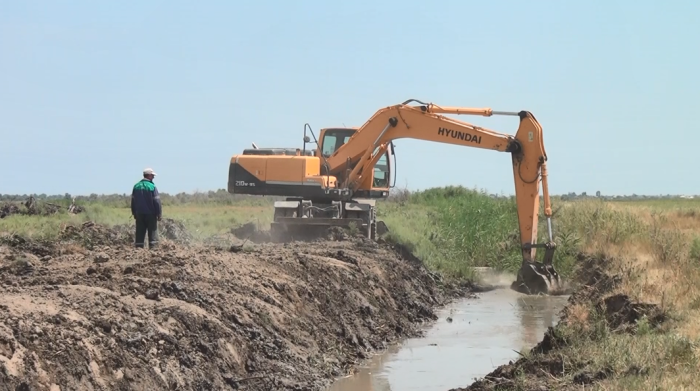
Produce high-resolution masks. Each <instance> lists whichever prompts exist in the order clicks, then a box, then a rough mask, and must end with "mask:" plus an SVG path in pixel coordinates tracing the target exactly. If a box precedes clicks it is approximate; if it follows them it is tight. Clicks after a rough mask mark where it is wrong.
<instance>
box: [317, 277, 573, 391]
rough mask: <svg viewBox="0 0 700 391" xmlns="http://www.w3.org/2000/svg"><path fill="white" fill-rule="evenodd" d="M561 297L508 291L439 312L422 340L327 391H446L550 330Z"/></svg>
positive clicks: (404, 345) (483, 372)
mask: <svg viewBox="0 0 700 391" xmlns="http://www.w3.org/2000/svg"><path fill="white" fill-rule="evenodd" d="M566 301H567V297H566V296H559V297H556V296H526V295H523V294H520V293H517V292H514V291H512V290H510V289H508V288H507V287H505V289H498V290H493V291H489V292H485V293H481V294H479V295H478V300H469V299H468V300H460V301H457V302H455V303H452V304H450V305H449V306H447V307H445V308H444V309H441V310H440V311H439V312H438V316H439V319H438V321H437V322H436V323H435V324H434V325H431V326H430V329H429V330H428V332H427V333H426V335H425V337H423V338H417V339H409V340H407V341H405V342H403V343H401V344H400V346H398V347H393V348H392V349H390V350H389V351H388V352H387V353H385V354H383V355H382V356H378V357H375V358H373V359H372V360H370V361H369V362H368V363H367V365H365V366H363V367H361V368H359V370H358V373H357V374H356V375H354V376H351V377H347V378H343V379H339V380H338V381H337V382H336V383H334V385H333V386H332V387H330V388H329V389H328V391H390V390H402V391H403V390H405V391H413V390H416V391H419V390H420V391H445V390H448V389H449V388H453V387H459V386H463V385H465V384H469V383H471V382H473V381H474V379H476V378H480V377H482V376H484V375H486V374H488V373H489V372H491V371H492V370H493V369H494V368H496V367H497V366H498V365H499V364H502V363H505V362H508V361H509V360H514V359H516V358H517V357H518V353H517V351H518V350H520V349H521V348H531V347H532V346H534V345H536V344H537V343H538V342H539V341H540V340H541V339H542V337H543V335H544V333H545V331H546V330H547V329H548V327H551V326H554V325H555V323H556V322H557V320H558V315H559V312H560V311H561V309H562V308H563V307H564V305H565V304H566Z"/></svg>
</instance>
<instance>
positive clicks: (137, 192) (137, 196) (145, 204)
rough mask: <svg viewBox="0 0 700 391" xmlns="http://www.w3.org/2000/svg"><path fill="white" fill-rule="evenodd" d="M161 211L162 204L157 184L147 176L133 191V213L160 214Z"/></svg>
mask: <svg viewBox="0 0 700 391" xmlns="http://www.w3.org/2000/svg"><path fill="white" fill-rule="evenodd" d="M161 213H162V206H161V203H160V195H158V189H157V188H156V185H154V184H153V182H151V181H150V180H148V179H145V178H144V179H142V180H140V181H139V182H138V183H136V184H135V185H134V189H133V190H132V192H131V214H133V215H136V214H150V215H155V216H160V215H161Z"/></svg>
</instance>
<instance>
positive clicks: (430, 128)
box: [228, 99, 561, 294]
mask: <svg viewBox="0 0 700 391" xmlns="http://www.w3.org/2000/svg"><path fill="white" fill-rule="evenodd" d="M411 103H417V104H414V105H411ZM445 114H457V115H479V116H484V117H490V116H493V115H507V116H516V117H518V118H519V119H520V124H519V127H518V130H517V132H516V134H515V136H512V135H508V134H502V133H498V132H495V131H493V130H489V129H485V128H482V127H478V126H475V125H472V124H469V123H467V122H463V121H459V120H457V119H454V118H449V117H446V116H445ZM307 130H308V131H309V132H310V133H311V135H312V136H313V137H314V141H313V143H315V144H316V146H317V148H316V149H313V150H308V149H307V144H308V143H311V142H312V141H311V139H310V137H309V136H308V133H307ZM319 133H320V134H319V137H320V142H319V140H318V139H316V136H315V134H314V133H313V131H312V130H311V127H310V126H309V125H308V124H305V125H304V144H303V148H258V147H257V146H256V145H255V144H253V148H249V149H245V150H244V151H243V153H242V154H237V155H234V156H233V157H232V158H231V162H230V166H229V180H228V191H229V192H230V193H233V194H250V195H261V196H280V197H285V199H284V200H281V201H276V202H275V204H274V208H275V211H274V220H273V222H272V226H271V229H272V230H273V231H275V232H286V233H287V234H290V235H294V234H295V233H299V232H302V231H303V230H304V229H305V227H323V228H326V227H331V226H341V227H351V226H354V227H356V228H357V229H359V230H361V232H363V233H364V234H365V235H367V237H369V238H372V239H376V238H377V237H378V236H380V235H382V234H383V233H384V232H386V231H387V227H386V225H385V224H383V223H382V222H381V221H377V218H376V206H377V205H376V200H377V199H383V198H386V197H388V195H389V190H390V188H392V187H393V185H392V184H390V182H391V176H392V175H391V174H392V168H393V167H392V166H393V165H395V155H394V150H393V149H394V148H393V140H396V139H400V138H412V139H418V140H425V141H433V142H439V143H447V144H455V145H462V146H466V147H471V148H481V149H490V150H494V151H498V152H508V153H510V154H511V158H512V162H513V175H514V179H515V199H516V202H517V208H518V212H517V213H518V221H519V229H520V241H521V246H522V256H523V261H522V266H521V268H520V270H519V272H518V276H517V279H516V281H514V282H513V284H512V285H511V288H512V289H514V290H517V291H519V292H523V293H527V294H539V293H545V294H547V293H553V291H555V290H559V289H560V287H561V282H560V278H559V275H558V273H557V272H556V270H555V269H554V266H553V264H552V260H553V257H554V251H555V248H556V244H555V243H554V240H553V237H552V221H551V217H552V208H551V205H550V199H549V192H548V186H547V163H546V162H547V154H546V152H545V148H544V144H543V141H542V127H541V126H540V124H539V123H538V122H537V120H536V119H535V117H534V116H533V115H532V114H531V113H530V112H528V111H520V112H503V111H495V110H492V109H490V108H462V107H443V106H439V105H436V104H433V103H423V102H420V101H418V100H415V99H410V100H407V101H405V102H403V103H401V104H398V105H393V106H388V107H385V108H382V109H380V110H378V111H377V112H376V113H375V114H374V115H373V116H372V117H371V118H370V119H369V120H367V122H365V123H364V124H363V125H362V126H360V127H359V128H357V127H342V128H324V129H321V130H320V132H319ZM392 157H394V161H393V162H392V160H391V158H392ZM392 163H393V164H392ZM540 184H541V185H542V186H541V187H542V198H543V201H544V215H545V217H546V219H547V241H545V242H544V243H539V242H538V240H537V237H538V235H537V224H538V212H539V207H540ZM537 248H541V249H544V257H543V261H542V262H538V261H536V258H535V254H536V249H537Z"/></svg>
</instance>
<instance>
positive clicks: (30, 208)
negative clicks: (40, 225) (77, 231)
mask: <svg viewBox="0 0 700 391" xmlns="http://www.w3.org/2000/svg"><path fill="white" fill-rule="evenodd" d="M21 205H23V206H24V208H20V204H18V203H16V202H5V203H3V204H2V205H0V219H3V218H5V217H7V216H11V215H16V214H19V215H28V216H49V215H52V214H56V213H58V212H59V211H61V210H62V209H63V206H61V205H58V204H55V203H52V202H43V201H37V200H36V199H35V198H34V196H30V197H29V198H28V199H27V200H26V201H25V202H23V203H21ZM66 210H67V212H68V213H71V214H78V213H82V212H84V211H85V209H84V208H83V207H81V206H79V205H76V204H75V199H73V202H72V203H71V204H70V205H69V206H68V208H66Z"/></svg>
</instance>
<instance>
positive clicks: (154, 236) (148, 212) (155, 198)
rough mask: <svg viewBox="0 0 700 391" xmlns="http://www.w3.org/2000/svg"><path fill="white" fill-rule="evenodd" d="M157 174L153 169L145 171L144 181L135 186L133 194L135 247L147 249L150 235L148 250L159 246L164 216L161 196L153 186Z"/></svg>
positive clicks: (132, 208)
mask: <svg viewBox="0 0 700 391" xmlns="http://www.w3.org/2000/svg"><path fill="white" fill-rule="evenodd" d="M155 176H156V173H155V172H153V169H150V168H147V169H145V170H143V179H141V180H140V181H139V182H138V183H136V184H135V185H134V189H133V190H132V192H131V214H132V215H133V216H134V219H136V240H135V243H134V245H135V246H136V247H138V248H144V247H145V239H146V234H148V248H154V247H155V246H156V245H157V244H158V222H159V221H160V218H161V214H162V206H161V203H160V195H158V189H156V185H154V184H153V178H155Z"/></svg>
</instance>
